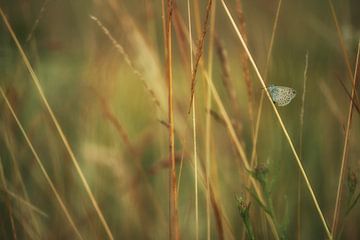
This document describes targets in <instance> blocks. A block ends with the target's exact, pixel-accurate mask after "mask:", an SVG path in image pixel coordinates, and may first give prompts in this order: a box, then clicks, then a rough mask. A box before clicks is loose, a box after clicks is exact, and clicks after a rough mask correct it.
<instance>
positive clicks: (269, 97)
mask: <svg viewBox="0 0 360 240" xmlns="http://www.w3.org/2000/svg"><path fill="white" fill-rule="evenodd" d="M221 2H222V4H223V7H224V10H225V12H226V14H227V15H228V17H229V20H230V22H231V24H232V26H233V28H234V30H235V31H236V34H237V36H238V37H239V40H240V42H241V44H242V45H243V47H244V49H245V51H246V54H247V55H248V56H249V59H250V62H251V64H252V66H253V68H254V70H255V72H256V75H257V77H258V79H259V81H260V83H261V85H262V87H263V88H264V91H265V92H266V95H267V97H268V99H269V102H270V104H271V106H272V107H273V110H274V113H275V115H276V117H277V119H278V121H279V123H280V126H281V128H282V130H283V132H284V135H285V137H286V139H287V141H288V143H289V145H290V148H291V150H292V152H293V154H294V157H295V159H296V162H297V164H298V167H299V169H300V171H301V173H302V175H303V177H304V180H305V182H306V186H307V188H308V190H309V192H310V194H311V197H312V200H313V202H314V204H315V207H316V210H317V212H318V214H319V216H320V219H321V221H322V224H323V226H324V229H325V231H326V234H327V236H328V238H329V239H332V235H331V233H330V231H329V228H328V226H327V224H326V220H325V218H324V215H323V213H322V211H321V209H320V206H319V204H318V201H317V199H316V196H315V193H314V191H313V189H312V187H311V184H310V181H309V179H308V177H307V175H306V172H305V170H304V168H303V166H302V163H301V160H300V158H299V156H298V154H297V152H296V150H295V147H294V144H293V142H292V140H291V138H290V136H289V133H288V131H287V129H286V127H285V125H284V122H283V121H282V118H281V116H280V114H279V112H278V110H277V108H276V106H275V104H274V103H273V101H272V99H271V96H270V93H269V91H268V89H267V88H266V84H265V82H264V80H263V78H262V76H261V74H260V72H259V70H258V68H257V66H256V64H255V61H254V59H253V57H252V55H251V53H250V51H249V49H248V47H247V45H246V44H245V41H244V39H243V37H242V35H241V33H240V31H239V29H238V28H237V26H236V24H235V21H234V19H233V18H232V16H231V14H230V12H229V9H228V8H227V6H226V4H225V2H224V0H221Z"/></svg>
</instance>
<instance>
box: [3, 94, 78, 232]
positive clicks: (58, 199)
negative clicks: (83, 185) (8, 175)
mask: <svg viewBox="0 0 360 240" xmlns="http://www.w3.org/2000/svg"><path fill="white" fill-rule="evenodd" d="M0 93H1V95H2V97H3V98H4V100H5V103H6V105H7V106H8V108H9V110H10V112H11V114H12V116H13V118H14V119H15V122H16V124H17V125H18V127H19V129H20V131H21V133H22V135H23V136H24V138H25V140H26V143H27V144H28V146H29V148H30V150H31V152H32V154H33V155H34V157H35V160H36V162H37V164H38V165H39V167H40V169H41V172H42V173H43V175H44V177H45V179H46V181H47V183H48V184H49V186H50V188H51V191H52V192H53V193H54V195H55V198H56V200H57V201H58V203H59V205H60V207H61V209H62V211H63V212H64V214H65V217H66V219H67V220H68V221H69V223H70V226H71V227H72V228H73V230H74V232H75V234H76V236H77V237H78V238H79V239H83V238H82V236H81V234H80V232H79V230H78V228H77V227H76V225H75V222H74V220H73V219H72V217H71V215H70V213H69V211H68V209H67V207H66V206H65V203H64V202H63V200H62V199H61V197H60V194H59V192H58V191H57V189H56V187H55V185H54V183H53V182H52V180H51V178H50V176H49V175H48V173H47V171H46V169H45V167H44V165H43V163H42V161H41V159H40V157H39V155H38V153H37V152H36V150H35V148H34V146H33V144H32V142H31V141H30V138H29V137H28V135H27V133H26V131H25V129H24V127H23V126H22V124H21V122H20V120H19V119H18V117H17V115H16V113H15V111H14V109H13V108H12V106H11V103H10V101H9V100H8V98H7V97H6V95H5V92H4V90H3V89H2V87H0Z"/></svg>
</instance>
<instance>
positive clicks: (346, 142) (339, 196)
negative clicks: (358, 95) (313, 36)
mask: <svg viewBox="0 0 360 240" xmlns="http://www.w3.org/2000/svg"><path fill="white" fill-rule="evenodd" d="M359 55H360V40H359V43H358V50H357V55H356V65H355V74H354V78H353V81H352V82H353V87H352V91H351V99H350V103H349V112H348V116H347V123H346V130H345V140H344V148H343V154H342V159H341V167H340V174H339V181H338V187H337V192H336V202H335V210H334V217H333V222H332V226H331V232H332V234H333V236H336V230H337V225H338V221H339V212H340V206H341V200H342V188H343V182H344V172H345V168H346V166H347V160H348V157H347V156H348V149H349V148H348V145H349V138H350V126H351V119H352V113H353V109H354V101H353V99H354V96H355V91H356V88H355V86H356V81H357V79H358V67H359Z"/></svg>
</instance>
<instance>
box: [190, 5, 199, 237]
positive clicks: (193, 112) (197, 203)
mask: <svg viewBox="0 0 360 240" xmlns="http://www.w3.org/2000/svg"><path fill="white" fill-rule="evenodd" d="M187 11H188V29H189V38H190V41H191V42H192V28H191V11H190V1H189V0H188V1H187ZM192 52H193V49H192V45H190V73H191V75H193V71H194V67H193V62H194V60H193V54H192ZM195 102H196V98H195V93H194V98H193V103H192V124H193V126H192V127H193V148H194V178H195V181H194V185H195V186H194V187H195V239H196V240H198V239H199V194H198V159H197V145H196V140H197V138H196V103H195Z"/></svg>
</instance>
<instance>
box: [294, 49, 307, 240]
mask: <svg viewBox="0 0 360 240" xmlns="http://www.w3.org/2000/svg"><path fill="white" fill-rule="evenodd" d="M308 65H309V53H306V55H305V69H304V85H303V94H302V98H301V111H300V137H299V145H300V149H299V154H300V159H302V149H303V129H304V112H305V96H306V82H307V79H308V77H307V71H308ZM297 182H298V186H297V190H298V194H297V197H298V199H297V201H298V203H297V205H298V207H297V239H298V240H300V239H301V231H300V230H301V175H300V173H298V177H297Z"/></svg>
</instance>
